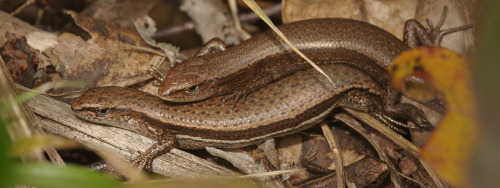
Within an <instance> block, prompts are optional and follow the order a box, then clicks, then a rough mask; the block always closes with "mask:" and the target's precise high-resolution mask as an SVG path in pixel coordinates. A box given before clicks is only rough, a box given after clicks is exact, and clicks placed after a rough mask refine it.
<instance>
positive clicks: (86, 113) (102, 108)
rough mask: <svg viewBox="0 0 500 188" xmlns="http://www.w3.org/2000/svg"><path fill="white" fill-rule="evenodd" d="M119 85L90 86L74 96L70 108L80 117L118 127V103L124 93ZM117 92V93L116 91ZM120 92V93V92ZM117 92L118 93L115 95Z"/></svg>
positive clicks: (122, 99) (122, 98)
mask: <svg viewBox="0 0 500 188" xmlns="http://www.w3.org/2000/svg"><path fill="white" fill-rule="evenodd" d="M119 88H120V87H97V88H92V89H89V90H88V91H86V92H85V93H83V94H82V95H81V96H80V97H78V98H76V99H75V100H74V101H73V103H72V104H71V109H72V110H73V111H74V112H75V113H76V115H77V116H78V117H80V118H82V119H85V120H88V121H93V122H97V123H102V124H107V125H111V126H117V127H120V126H119V125H118V124H119V123H120V121H121V120H122V119H121V118H123V116H121V115H120V114H119V113H120V110H119V109H120V105H122V101H124V97H123V96H125V95H126V94H123V91H124V90H119ZM117 92H118V93H117ZM120 92H121V93H120ZM117 94H119V95H117Z"/></svg>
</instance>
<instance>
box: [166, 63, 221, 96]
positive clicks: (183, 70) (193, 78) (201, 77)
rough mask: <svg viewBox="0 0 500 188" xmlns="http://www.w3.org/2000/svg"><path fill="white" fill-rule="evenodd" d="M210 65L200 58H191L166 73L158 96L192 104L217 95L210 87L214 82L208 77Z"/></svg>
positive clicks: (214, 89) (216, 91)
mask: <svg viewBox="0 0 500 188" xmlns="http://www.w3.org/2000/svg"><path fill="white" fill-rule="evenodd" d="M210 67H211V66H210V65H207V64H206V63H205V61H204V60H203V59H202V58H200V57H197V56H196V57H192V58H190V59H188V60H186V61H184V62H182V63H180V64H177V65H176V66H174V67H172V69H170V70H169V71H168V72H167V75H166V76H165V79H164V80H163V82H162V84H161V86H160V88H159V89H158V95H160V97H161V98H162V99H163V100H166V101H171V102H193V101H199V100H203V99H207V98H210V97H213V96H217V95H218V94H219V91H218V88H216V87H212V84H213V83H214V80H212V79H208V78H209V76H210V70H209V68H210Z"/></svg>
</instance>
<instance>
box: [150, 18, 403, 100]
mask: <svg viewBox="0 0 500 188" xmlns="http://www.w3.org/2000/svg"><path fill="white" fill-rule="evenodd" d="M279 28H280V30H281V31H282V32H283V33H284V34H285V35H286V36H287V38H288V39H289V40H290V41H291V42H292V43H293V44H294V46H295V47H297V48H298V49H299V50H300V51H301V52H303V53H304V54H305V55H307V56H308V57H309V58H310V59H311V60H312V61H314V62H315V63H317V64H319V65H322V64H344V65H348V66H350V67H354V68H357V69H359V70H363V71H364V72H365V73H367V74H368V75H370V76H371V77H372V78H373V79H375V80H376V81H378V82H381V81H382V77H384V76H386V74H387V73H386V69H387V68H388V67H389V65H390V64H391V62H392V60H393V59H394V57H395V56H396V55H397V54H399V53H400V52H402V51H404V50H405V49H407V45H406V44H405V43H404V42H403V41H401V40H399V39H398V38H396V37H395V36H393V35H392V34H390V33H388V32H387V31H384V30H382V29H380V28H378V27H376V26H374V25H371V24H368V23H365V22H360V21H355V20H349V19H340V18H328V19H313V20H304V21H299V22H295V23H290V24H286V25H282V26H279ZM308 68H311V66H310V65H309V64H308V63H306V62H305V61H304V60H303V59H302V58H301V57H299V56H298V55H297V54H296V53H295V52H293V51H292V50H291V49H290V48H289V46H288V45H286V44H285V43H284V42H283V40H282V39H280V38H279V37H278V36H277V35H276V34H275V33H274V32H272V31H266V32H263V33H261V34H258V35H255V36H253V37H252V38H251V39H249V40H247V41H244V42H242V43H241V44H239V45H237V46H234V47H231V48H228V49H226V50H225V51H220V52H216V53H211V54H207V55H203V56H195V57H192V58H190V59H188V60H186V61H184V62H183V63H180V64H178V65H177V66H175V67H173V68H172V69H171V70H170V71H169V72H168V73H167V75H166V78H165V80H164V82H163V83H162V85H161V87H160V88H159V90H158V93H159V95H160V96H162V98H163V99H164V100H168V101H173V102H188V101H198V100H202V99H207V98H210V97H215V96H220V95H226V94H234V93H238V92H241V93H242V94H247V93H250V92H252V91H254V90H256V89H258V88H260V87H263V86H265V85H267V84H269V83H270V82H272V81H273V80H277V79H280V78H282V77H285V76H287V75H290V74H292V73H294V72H296V71H298V70H304V69H308ZM192 86H198V88H197V90H198V91H197V92H196V93H190V92H186V89H187V88H189V87H192Z"/></svg>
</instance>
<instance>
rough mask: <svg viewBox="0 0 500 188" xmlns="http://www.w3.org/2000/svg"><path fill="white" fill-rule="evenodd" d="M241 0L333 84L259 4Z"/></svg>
mask: <svg viewBox="0 0 500 188" xmlns="http://www.w3.org/2000/svg"><path fill="white" fill-rule="evenodd" d="M243 2H245V3H246V4H247V5H248V7H250V9H252V10H253V11H254V12H255V14H257V15H259V17H260V19H262V20H263V21H264V22H266V24H267V25H269V27H271V29H273V31H274V32H276V34H278V36H280V37H281V38H282V39H283V40H284V41H285V42H286V43H287V44H288V45H289V46H290V47H291V48H292V50H293V51H295V52H296V53H297V54H299V55H300V57H302V58H304V59H305V60H306V61H307V62H308V63H309V64H311V66H313V67H314V69H316V70H317V71H318V72H320V73H321V74H323V75H324V76H325V77H326V78H328V81H330V83H332V84H333V81H332V79H330V77H328V75H326V73H325V72H323V70H321V68H319V66H318V65H316V64H315V63H313V62H312V61H311V60H310V59H309V58H307V57H306V56H305V55H304V54H303V53H302V52H300V51H299V50H298V49H297V48H295V46H293V45H292V43H291V42H290V41H289V40H288V39H287V38H286V37H285V35H283V33H282V32H281V31H280V30H279V29H278V28H277V27H276V26H275V25H274V24H273V22H272V21H271V19H269V17H267V15H266V14H265V13H264V11H263V10H262V9H261V8H260V7H259V5H257V3H255V1H254V0H243Z"/></svg>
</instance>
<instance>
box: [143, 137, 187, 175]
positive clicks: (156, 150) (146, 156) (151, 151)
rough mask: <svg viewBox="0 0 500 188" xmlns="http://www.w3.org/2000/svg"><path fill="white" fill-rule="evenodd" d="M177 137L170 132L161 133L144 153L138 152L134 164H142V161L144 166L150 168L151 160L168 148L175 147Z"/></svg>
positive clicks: (165, 151) (168, 149) (167, 150)
mask: <svg viewBox="0 0 500 188" xmlns="http://www.w3.org/2000/svg"><path fill="white" fill-rule="evenodd" d="M177 146H178V144H177V138H176V137H175V135H174V134H172V133H165V134H163V135H162V136H161V137H160V139H159V140H158V141H157V142H156V143H155V144H153V145H152V146H150V147H149V148H148V149H147V150H146V151H145V152H144V153H141V152H140V155H139V156H138V157H137V158H136V160H135V164H140V165H142V164H143V163H144V168H146V169H148V170H152V168H153V166H152V164H153V160H154V159H155V158H157V157H159V156H161V155H163V154H165V153H167V152H169V151H170V150H172V149H173V148H174V147H177Z"/></svg>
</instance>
